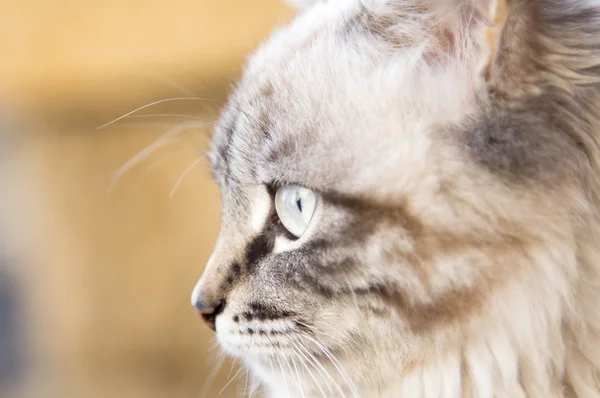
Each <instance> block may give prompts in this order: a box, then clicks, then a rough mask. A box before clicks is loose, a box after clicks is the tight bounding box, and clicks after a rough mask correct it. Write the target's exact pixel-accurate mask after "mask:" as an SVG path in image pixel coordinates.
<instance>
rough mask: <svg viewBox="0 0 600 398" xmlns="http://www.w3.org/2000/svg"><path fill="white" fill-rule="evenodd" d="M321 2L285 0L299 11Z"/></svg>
mask: <svg viewBox="0 0 600 398" xmlns="http://www.w3.org/2000/svg"><path fill="white" fill-rule="evenodd" d="M319 1H323V0H285V2H286V3H288V4H289V5H291V6H292V7H294V8H297V9H299V10H303V9H305V8H308V7H310V6H312V5H313V4H315V3H317V2H319Z"/></svg>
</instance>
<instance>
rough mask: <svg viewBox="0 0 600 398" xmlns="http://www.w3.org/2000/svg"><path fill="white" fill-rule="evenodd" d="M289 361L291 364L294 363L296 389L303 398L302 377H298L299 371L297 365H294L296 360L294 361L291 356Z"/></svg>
mask: <svg viewBox="0 0 600 398" xmlns="http://www.w3.org/2000/svg"><path fill="white" fill-rule="evenodd" d="M291 361H292V365H294V371H295V373H296V381H297V382H298V390H299V391H300V396H301V397H302V398H304V388H303V387H302V379H301V378H300V372H298V366H297V365H296V361H294V359H293V358H292V360H291ZM290 372H291V370H290Z"/></svg>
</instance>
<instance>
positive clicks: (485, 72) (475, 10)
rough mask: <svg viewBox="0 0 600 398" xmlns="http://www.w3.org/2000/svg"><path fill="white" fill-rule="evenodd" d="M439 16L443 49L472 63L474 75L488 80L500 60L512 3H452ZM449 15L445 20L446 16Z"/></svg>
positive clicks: (497, 0) (463, 0)
mask: <svg viewBox="0 0 600 398" xmlns="http://www.w3.org/2000/svg"><path fill="white" fill-rule="evenodd" d="M441 4H443V6H442V8H441V9H438V13H440V14H441V20H443V22H442V23H441V25H440V26H439V27H438V28H439V31H438V33H439V35H438V38H439V40H440V43H441V45H442V48H445V49H452V50H454V51H457V52H458V53H457V54H456V55H458V56H460V57H461V58H467V59H469V60H470V61H471V62H472V63H473V67H474V68H475V69H476V70H475V73H476V74H477V75H478V76H480V77H482V78H484V79H487V78H489V76H490V73H491V72H492V70H493V68H494V64H495V62H496V60H497V58H498V52H499V50H500V43H501V39H502V35H503V31H504V28H505V24H506V21H507V19H508V16H509V14H510V9H511V7H510V5H511V1H510V0H450V1H448V2H446V3H443V2H441ZM444 15H446V17H444Z"/></svg>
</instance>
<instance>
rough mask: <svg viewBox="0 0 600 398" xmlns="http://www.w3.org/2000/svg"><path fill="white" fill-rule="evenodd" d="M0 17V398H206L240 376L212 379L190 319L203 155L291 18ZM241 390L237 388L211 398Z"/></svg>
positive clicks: (202, 203)
mask: <svg viewBox="0 0 600 398" xmlns="http://www.w3.org/2000/svg"><path fill="white" fill-rule="evenodd" d="M1 10H2V11H1V14H0V54H2V62H0V397H3V398H4V397H18V398H21V397H23V398H38V397H40V398H42V397H43V398H52V397H61V398H70V397H77V398H88V397H89V398H95V397H111V398H113V397H114V398H120V397H123V398H125V397H127V398H137V397H140V398H141V397H144V398H146V397H148V398H152V397H169V398H180V397H181V398H185V397H195V398H200V397H203V396H204V397H216V396H217V395H218V394H219V392H221V390H222V389H223V387H225V386H226V384H227V382H228V380H230V379H231V378H232V377H233V376H234V375H236V373H237V368H236V367H235V364H233V365H234V366H233V367H232V363H231V362H230V361H229V360H225V362H224V364H223V366H222V368H221V370H220V371H218V372H216V371H215V370H216V369H218V368H217V367H216V364H217V363H218V362H219V360H218V357H219V350H218V349H217V348H215V347H216V345H215V340H214V337H213V335H212V333H211V332H210V331H209V330H207V328H206V327H204V325H202V324H201V323H200V321H199V320H197V319H196V317H195V316H194V314H193V311H192V309H191V307H190V304H189V297H190V293H191V290H192V288H193V286H194V284H195V283H196V281H197V279H198V278H199V276H200V275H201V273H202V270H203V267H204V264H205V262H206V260H207V259H208V257H209V255H210V252H211V250H212V246H213V243H214V241H215V238H216V235H217V232H218V228H219V221H220V203H219V194H218V191H217V188H216V186H215V184H214V183H213V182H212V181H211V179H210V172H209V170H208V165H207V162H206V160H205V159H204V158H203V154H204V150H205V149H206V146H207V144H208V142H209V138H210V131H211V122H214V121H215V119H216V118H217V115H218V110H219V107H220V106H221V105H222V104H223V101H224V100H225V98H226V97H227V94H228V92H229V91H230V89H231V85H232V83H234V82H235V81H236V79H237V78H238V76H239V73H240V68H241V65H242V64H243V62H244V59H245V57H246V56H247V54H248V53H249V52H250V51H252V49H254V48H255V47H256V46H257V45H258V44H259V43H260V42H261V41H262V40H263V39H264V38H266V37H267V36H268V34H269V32H270V31H271V30H272V29H273V28H274V27H275V26H277V25H279V24H282V23H284V22H285V21H287V20H289V19H290V18H291V17H292V14H293V11H292V10H290V9H289V8H287V7H286V6H284V5H283V4H282V2H281V1H280V0H244V1H240V0H218V1H217V0H193V1H192V0H175V1H173V0H145V1H141V0H128V1H120V0H103V1H100V0H88V1H74V0H54V1H48V0H29V1H23V0H3V1H2V7H1ZM134 110H135V112H132V111H134ZM130 112H132V113H130ZM124 115H127V116H125V117H122V116H124ZM101 126H104V127H101ZM211 372H213V373H215V375H216V376H215V377H214V380H213V379H212V376H211V374H210V373H211ZM244 388H245V374H244V373H240V374H239V375H238V376H237V377H236V380H235V381H234V382H233V383H231V384H230V385H229V386H227V388H225V390H223V391H222V393H221V395H220V396H222V397H232V396H237V394H238V393H239V394H242V393H243V392H244V391H243V390H244Z"/></svg>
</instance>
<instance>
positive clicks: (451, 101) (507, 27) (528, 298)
mask: <svg viewBox="0 0 600 398" xmlns="http://www.w3.org/2000/svg"><path fill="white" fill-rule="evenodd" d="M313 3H314V4H313V5H311V6H310V7H309V8H307V9H306V10H305V11H304V12H303V13H301V14H300V15H299V16H298V17H297V18H296V19H295V20H294V21H293V22H292V23H291V24H290V25H289V26H286V27H284V28H283V29H281V30H279V31H278V32H276V33H275V34H274V35H273V37H272V38H271V39H270V40H269V41H268V42H267V43H266V44H265V45H263V46H262V48H260V49H259V50H258V51H257V52H256V53H255V54H254V55H253V57H252V58H251V59H250V61H249V63H248V66H247V67H246V70H245V73H244V76H243V78H242V80H241V82H240V83H239V85H238V86H237V88H236V90H235V91H234V93H233V94H232V96H231V98H230V100H229V102H228V105H227V106H226V107H225V109H224V111H223V115H222V117H221V119H220V121H219V123H218V126H217V128H216V130H215V135H214V140H213V144H212V150H211V154H210V160H211V164H212V169H213V172H214V176H215V180H216V181H217V183H218V184H219V186H220V188H221V192H222V202H223V215H222V227H221V232H220V235H219V238H218V241H217V243H216V246H215V249H214V252H213V254H212V256H211V258H210V260H209V262H208V264H207V266H206V269H205V271H204V274H203V276H202V278H201V279H200V281H199V282H198V284H197V286H196V289H195V290H194V293H193V296H192V302H193V304H194V305H195V306H196V307H197V308H199V311H201V312H202V313H203V316H204V318H205V319H206V320H207V322H208V323H209V324H211V326H213V327H214V328H215V329H216V332H217V338H218V341H219V343H220V345H221V347H222V348H223V349H224V350H225V351H226V352H228V353H229V354H231V355H233V356H236V357H238V358H242V359H243V360H244V362H245V363H246V364H247V365H248V366H249V367H250V368H251V369H252V370H253V371H254V372H256V373H257V374H258V375H259V376H260V377H261V378H262V379H263V380H265V382H266V383H267V384H268V385H269V386H270V388H271V389H273V390H274V391H275V390H277V389H279V390H278V391H279V392H280V394H281V395H278V396H283V395H285V390H284V383H283V380H287V383H286V384H287V385H286V386H285V388H288V389H296V388H298V387H297V386H295V385H293V384H294V381H293V380H297V379H301V380H302V381H301V383H300V384H301V385H303V386H304V387H303V388H305V389H306V390H305V392H306V391H309V390H310V391H313V392H318V388H319V386H327V385H329V386H330V388H332V389H333V391H334V392H333V393H334V394H338V393H339V394H341V392H339V391H338V389H342V390H344V393H345V394H349V393H350V392H352V391H355V390H354V388H359V389H360V388H362V387H361V386H367V385H368V386H371V387H369V388H374V387H373V386H377V385H380V384H381V383H384V382H383V381H382V380H385V379H386V378H387V379H390V378H392V379H394V378H398V377H400V376H399V375H400V374H401V373H402V372H408V370H409V369H414V368H415V367H418V366H420V365H421V364H423V363H425V362H426V361H427V359H428V358H431V357H434V356H435V355H437V353H439V352H440V350H456V349H458V347H460V346H462V342H464V341H471V340H469V339H472V340H473V341H474V340H476V339H478V338H481V336H486V335H487V334H488V333H491V331H492V330H496V329H497V328H511V330H514V331H515V333H516V335H519V333H521V335H523V336H529V335H530V334H531V333H532V330H533V331H535V330H536V329H535V327H532V325H531V324H530V323H528V321H527V320H526V318H527V315H526V314H530V313H539V314H541V315H540V316H541V317H542V318H544V317H545V316H546V313H547V312H548V311H550V310H548V308H550V309H551V310H553V311H554V310H555V309H556V308H559V307H560V306H561V304H560V303H561V300H562V299H563V295H564V294H566V293H565V292H566V290H567V287H566V286H567V285H568V281H569V280H570V278H571V277H572V275H571V274H570V273H571V272H572V271H573V267H574V262H575V251H574V250H575V249H574V235H575V233H576V231H575V227H574V224H573V222H572V220H573V218H574V217H575V216H576V215H577V214H580V213H578V212H581V214H582V212H584V210H582V209H583V208H585V203H586V199H585V198H584V197H582V196H581V195H579V193H580V191H579V190H578V189H579V188H580V185H579V184H580V181H579V180H578V178H579V177H578V175H579V174H578V173H579V171H580V166H581V164H582V162H584V156H582V152H581V150H580V147H578V144H577V142H575V141H573V139H572V138H569V137H567V136H566V135H564V134H562V130H560V129H561V128H568V126H567V127H560V126H558V127H557V124H558V122H557V120H556V118H555V117H554V115H553V114H552V109H553V108H552V106H553V105H552V104H553V103H554V102H553V100H555V99H556V98H558V97H556V98H555V97H553V95H558V94H555V93H556V92H558V89H556V90H554V89H550V88H553V87H555V86H560V84H561V82H564V79H563V80H561V77H560V76H558V72H556V71H554V70H552V69H551V67H552V65H550V64H546V65H542V64H543V63H544V62H545V60H544V51H545V49H544V46H545V45H546V44H547V43H546V42H544V41H543V40H542V39H540V37H541V36H539V37H538V34H539V30H538V24H540V21H539V18H541V17H540V15H538V13H537V11H536V8H535V7H537V6H536V5H535V4H536V2H525V1H522V2H521V1H513V2H512V5H511V4H509V3H508V2H507V1H503V0H495V1H494V0H472V1H454V0H447V1H431V2H427V1H421V0H414V1H409V0H407V1H392V0H388V1H384V0H362V1H358V0H337V1H336V0H329V1H320V2H313ZM507 32H508V33H507ZM541 69H544V70H545V71H546V72H544V73H547V74H546V75H544V74H543V73H541V72H540V70H541ZM565 73H566V72H565ZM548 76H552V77H551V78H550V77H548ZM544 79H546V80H544ZM561 98H562V97H561ZM563 102H564V101H563ZM565 106H566V105H565ZM559 130H560V131H559ZM557 131H559V132H561V133H557ZM565 157H567V158H569V159H570V161H569V162H566V163H565V162H562V161H559V159H563V158H565ZM559 181H560V184H559V183H558V182H559ZM559 204H560V205H559ZM552 314H553V315H552V316H550V315H548V317H549V318H548V319H546V318H544V319H546V321H547V322H559V321H560V316H559V315H556V314H554V313H552ZM553 317H554V318H553ZM550 318H551V319H550ZM519 336H520V335H519ZM532 344H533V343H532ZM459 362H460V361H459ZM298 363H303V365H304V366H305V367H308V369H309V372H304V370H301V371H300V372H298V370H297V369H296V371H294V366H300V365H297V364H298ZM273 364H275V365H273ZM457 366H459V368H458V372H459V373H460V366H461V365H460V363H459V364H458V365H457ZM490 366H491V365H490ZM310 369H313V373H314V374H310ZM399 372H400V373H399ZM332 381H335V383H332ZM335 385H340V386H341V387H335ZM322 388H325V387H322Z"/></svg>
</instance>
